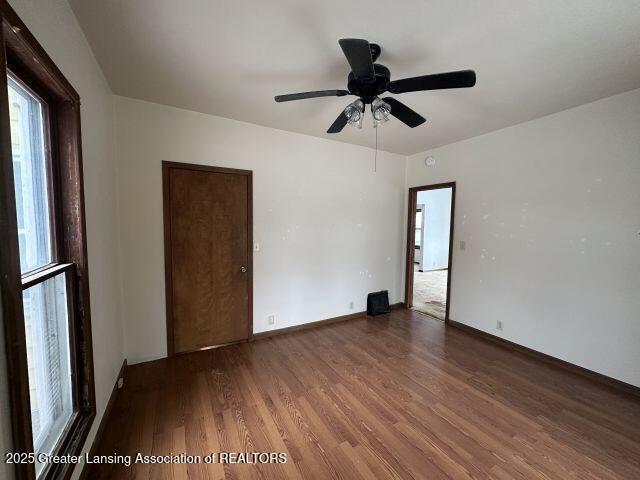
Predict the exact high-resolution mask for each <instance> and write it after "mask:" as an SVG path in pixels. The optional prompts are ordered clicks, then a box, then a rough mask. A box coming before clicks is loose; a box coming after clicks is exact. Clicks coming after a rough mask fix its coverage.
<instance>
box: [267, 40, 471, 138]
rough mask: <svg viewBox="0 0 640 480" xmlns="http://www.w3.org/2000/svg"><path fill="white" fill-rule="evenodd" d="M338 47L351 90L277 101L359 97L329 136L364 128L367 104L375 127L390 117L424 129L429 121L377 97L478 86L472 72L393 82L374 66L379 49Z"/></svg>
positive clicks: (345, 43)
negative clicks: (347, 72)
mask: <svg viewBox="0 0 640 480" xmlns="http://www.w3.org/2000/svg"><path fill="white" fill-rule="evenodd" d="M338 43H339V44H340V47H341V48H342V51H343V52H344V56H345V57H347V61H348V62H349V66H350V67H351V73H349V76H348V77H347V88H348V90H318V91H314V92H302V93H291V94H289V95H278V96H276V97H275V101H276V102H290V101H292V100H303V99H306V98H317V97H344V96H345V95H355V96H357V97H358V99H357V100H356V101H354V102H352V103H350V104H349V105H347V107H346V108H345V109H344V110H343V111H342V112H340V115H339V116H338V118H336V120H335V122H333V124H332V125H331V126H330V127H329V130H327V133H338V132H340V131H342V129H343V128H344V127H345V125H347V124H349V125H351V126H354V127H357V128H362V119H363V118H364V109H365V105H367V104H371V113H372V115H373V125H374V127H377V126H378V125H379V124H381V123H384V122H386V121H387V120H388V119H389V115H393V116H394V117H396V118H397V119H398V120H400V121H401V122H402V123H404V124H405V125H408V126H410V127H411V128H414V127H417V126H418V125H422V124H423V123H424V122H425V121H426V120H425V118H424V117H422V116H421V115H420V114H418V113H416V112H414V111H413V110H412V109H410V108H409V107H407V106H406V105H405V104H404V103H402V102H400V101H398V100H396V99H395V98H393V97H385V98H380V97H379V96H378V95H381V94H382V93H384V92H389V93H396V94H397V93H406V92H419V91H423V90H440V89H445V88H467V87H473V86H474V85H475V84H476V74H475V72H474V71H473V70H460V71H457V72H447V73H436V74H434V75H422V76H420V77H411V78H403V79H401V80H393V81H391V72H389V69H388V68H387V67H385V66H384V65H381V64H379V63H375V61H376V60H377V59H378V57H379V56H380V52H381V48H380V46H379V45H377V44H375V43H369V42H368V41H366V40H361V39H357V38H343V39H342V40H339V41H338Z"/></svg>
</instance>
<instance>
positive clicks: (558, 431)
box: [88, 310, 640, 480]
mask: <svg viewBox="0 0 640 480" xmlns="http://www.w3.org/2000/svg"><path fill="white" fill-rule="evenodd" d="M138 451H141V452H143V453H145V454H168V453H174V454H178V453H182V452H186V453H189V454H194V455H205V454H207V453H209V452H210V451H216V452H217V451H231V452H244V451H247V452H253V451H257V452H285V453H287V455H288V461H287V463H285V464H261V465H248V464H227V465H220V464H214V465H205V464H191V465H183V464H174V465H147V464H143V465H134V466H132V467H130V468H126V467H124V466H121V465H117V466H112V465H106V466H105V465H101V466H96V465H93V467H92V468H91V470H90V471H89V475H88V478H90V479H107V478H108V479H119V478H151V479H171V478H175V479H178V478H194V479H221V478H227V479H229V478H233V479H236V478H238V479H253V478H257V479H262V478H265V479H283V478H304V479H307V478H318V479H329V478H344V479H380V478H414V479H429V480H431V479H434V480H435V479H441V478H456V479H458V478H467V479H468V478H494V479H512V478H513V479H536V478H548V479H563V480H564V479H573V478H576V479H593V480H595V479H598V480H601V479H620V478H624V479H639V478H640V402H639V401H638V399H637V398H633V397H631V396H625V395H623V394H620V393H618V392H617V391H615V390H613V389H610V388H609V387H607V386H603V385H601V384H598V383H594V382H592V381H591V380H588V379H586V378H584V377H581V376H578V375H575V374H574V373H570V372H567V371H564V370H561V369H558V368H556V367H553V366H550V365H548V364H546V363H542V362H540V361H538V360H535V359H532V358H530V357H527V356H525V355H522V354H520V353H516V352H512V351H509V350H507V349H504V348H502V347H499V346H497V345H495V344H493V343H491V342H488V341H486V340H483V339H480V338H478V337H476V336H473V335H471V334H469V333H466V332H463V331H461V330H458V329H455V328H453V327H446V326H445V325H444V324H443V323H442V322H440V321H436V320H432V319H430V318H429V317H426V316H423V315H421V314H419V313H416V312H413V311H408V310H396V311H393V312H392V313H391V314H390V315H385V316H380V317H376V318H362V319H357V320H351V321H346V322H342V323H336V324H332V325H328V326H324V327H319V328H315V329H310V330H304V331H299V332H294V333H291V334H286V335H281V336H277V337H272V338H268V339H263V340H259V341H256V342H253V343H244V344H239V345H234V346H229V347H225V348H221V349H217V350H210V351H206V352H199V353H193V354H188V355H184V356H179V357H174V358H173V359H171V360H160V361H156V362H150V363H146V364H139V365H134V366H132V367H130V368H129V370H127V378H126V385H125V387H124V389H123V390H122V391H121V392H120V394H119V395H118V399H117V402H116V404H115V406H114V410H113V414H112V417H111V422H110V424H109V425H108V426H107V428H106V430H105V433H104V436H103V441H102V443H101V444H100V445H99V448H98V453H101V454H112V453H114V452H116V453H120V454H131V455H135V453H136V452H138Z"/></svg>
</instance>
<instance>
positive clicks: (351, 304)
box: [349, 302, 354, 310]
mask: <svg viewBox="0 0 640 480" xmlns="http://www.w3.org/2000/svg"><path fill="white" fill-rule="evenodd" d="M353 305H354V304H353V302H349V310H353Z"/></svg>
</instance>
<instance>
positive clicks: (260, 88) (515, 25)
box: [70, 0, 640, 154]
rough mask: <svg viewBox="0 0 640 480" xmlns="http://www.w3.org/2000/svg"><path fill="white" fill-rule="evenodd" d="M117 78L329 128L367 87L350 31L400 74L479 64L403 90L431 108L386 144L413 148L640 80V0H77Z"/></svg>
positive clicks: (147, 95)
mask: <svg viewBox="0 0 640 480" xmlns="http://www.w3.org/2000/svg"><path fill="white" fill-rule="evenodd" d="M70 3H71V5H72V7H73V9H74V11H75V13H76V15H77V17H78V19H79V21H80V24H81V26H82V27H83V29H84V31H85V33H86V35H87V38H88V40H89V42H90V44H91V46H92V48H93V50H94V52H95V54H96V57H97V58H98V61H99V62H100V64H101V66H102V68H103V70H104V73H105V75H106V77H107V80H108V81H109V83H110V85H111V88H112V90H113V91H114V93H116V94H118V95H124V96H128V97H134V98H139V99H143V100H148V101H152V102H158V103H163V104H167V105H173V106H177V107H181V108H185V109H189V110H195V111H198V112H204V113H210V114H213V115H219V116H222V117H228V118H233V119H237V120H243V121H246V122H252V123H257V124H260V125H266V126H269V127H274V128H279V129H283V130H289V131H293V132H300V133H305V134H308V135H314V136H318V137H327V138H333V139H335V140H340V141H344V142H349V143H355V144H359V145H367V146H373V145H374V144H375V132H374V129H373V127H372V125H371V119H370V116H369V115H368V116H367V117H366V120H365V126H364V127H363V129H362V130H360V131H358V130H355V129H352V128H349V127H346V128H345V129H344V130H343V132H342V133H339V134H336V135H328V134H326V133H325V131H326V130H327V128H328V127H329V125H330V124H331V123H332V122H333V120H334V119H335V118H336V117H337V115H338V114H339V113H340V110H341V109H342V108H344V106H345V105H347V104H348V103H349V102H350V101H351V100H350V99H353V98H354V97H341V98H318V99H312V100H301V101H298V102H290V103H283V104H276V103H275V102H274V101H273V96H274V95H277V94H284V93H294V92H300V91H308V90H321V89H333V88H346V77H347V74H348V72H349V68H348V65H347V62H346V60H345V59H344V57H343V55H342V51H341V50H340V47H339V46H338V42H337V40H338V39H339V38H343V37H356V38H365V39H367V40H369V41H371V42H375V43H379V44H380V45H381V46H382V55H381V56H380V58H379V60H378V62H379V63H382V64H384V65H386V66H387V67H389V68H390V69H391V78H392V80H393V79H398V78H403V77H409V76H416V75H424V74H428V73H437V72H441V71H448V70H459V69H466V68H471V69H474V70H475V71H476V73H477V77H478V82H477V85H476V87H474V88H471V89H463V90H448V91H446V90H445V91H443V90H441V91H433V92H417V93H407V94H402V95H397V96H396V97H397V98H399V99H401V100H402V101H403V102H405V103H406V104H407V105H409V106H410V107H412V108H413V109H414V110H416V111H417V112H418V113H420V114H422V115H423V116H424V117H425V118H427V123H426V124H423V125H421V126H419V127H417V128H415V129H410V128H408V127H406V126H404V125H403V124H401V123H400V122H399V121H397V120H392V121H391V122H388V123H387V124H386V125H384V126H383V127H382V128H381V129H380V132H379V134H380V137H379V145H380V147H381V148H382V149H384V150H387V151H391V152H396V153H401V154H412V153H416V152H420V151H423V150H427V149H429V148H432V147H435V146H439V145H444V144H447V143H451V142H454V141H457V140H461V139H464V138H469V137H473V136H476V135H479V134H482V133H486V132H489V131H492V130H496V129H500V128H503V127H506V126H509V125H514V124H516V123H520V122H523V121H527V120H530V119H533V118H536V117H540V116H543V115H547V114H550V113H553V112H557V111H560V110H564V109H567V108H570V107H573V106H577V105H580V104H583V103H587V102H590V101H593V100H596V99H599V98H603V97H607V96H609V95H613V94H616V93H620V92H623V91H627V90H631V89H634V88H639V87H640V2H639V1H637V0H630V1H626V0H615V1H612V0H562V1H558V0H536V1H530V0H518V1H514V0H484V1H477V0H458V1H452V0H440V1H428V0H404V1H389V0H368V1H365V0H346V1H340V0H324V1H296V0H249V1H242V0H235V1H234V0H227V1H223V0H182V1H176V0H110V1H104V0H70Z"/></svg>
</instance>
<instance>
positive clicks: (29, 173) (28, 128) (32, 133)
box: [8, 78, 52, 273]
mask: <svg viewBox="0 0 640 480" xmlns="http://www.w3.org/2000/svg"><path fill="white" fill-rule="evenodd" d="M8 90H9V118H10V121H11V155H12V158H13V172H14V173H13V175H14V184H15V190H16V192H15V193H16V213H17V217H18V240H19V243H20V269H21V270H22V273H25V272H29V271H31V270H35V269H36V268H38V267H41V266H43V265H46V264H48V263H51V261H52V253H51V229H50V225H49V192H48V188H47V185H48V183H47V167H46V165H47V164H46V156H45V146H44V129H43V125H44V124H43V108H42V103H41V102H40V101H39V100H38V99H37V98H35V97H34V96H33V95H31V94H30V93H29V92H28V91H27V90H25V89H24V88H23V87H22V86H20V85H19V84H18V83H17V82H15V81H14V80H12V79H11V78H9V80H8Z"/></svg>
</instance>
